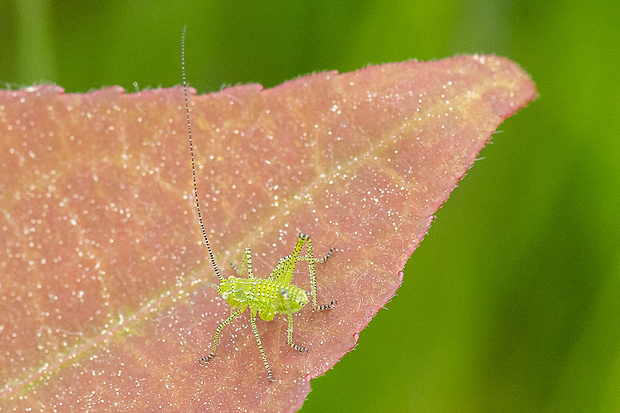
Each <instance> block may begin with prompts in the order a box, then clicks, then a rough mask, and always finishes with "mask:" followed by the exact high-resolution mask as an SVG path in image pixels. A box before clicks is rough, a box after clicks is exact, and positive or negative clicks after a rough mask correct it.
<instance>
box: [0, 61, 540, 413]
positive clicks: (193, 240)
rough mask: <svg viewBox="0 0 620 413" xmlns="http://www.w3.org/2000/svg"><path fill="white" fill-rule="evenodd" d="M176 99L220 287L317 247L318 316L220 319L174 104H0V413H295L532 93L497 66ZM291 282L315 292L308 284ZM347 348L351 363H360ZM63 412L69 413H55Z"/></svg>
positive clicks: (105, 99)
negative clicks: (213, 349) (241, 272)
mask: <svg viewBox="0 0 620 413" xmlns="http://www.w3.org/2000/svg"><path fill="white" fill-rule="evenodd" d="M261 89H262V88H261V86H259V85H245V86H239V87H234V88H229V89H226V90H224V91H222V92H219V93H213V94H210V95H203V96H192V97H191V106H192V110H191V116H192V121H193V132H194V142H195V151H196V156H197V164H198V165H199V169H198V171H197V175H198V180H199V181H198V190H199V195H200V198H201V201H202V211H203V216H204V217H205V224H206V227H207V232H208V233H209V237H210V240H211V243H212V247H213V249H214V251H215V254H216V260H217V262H218V264H219V265H220V266H221V268H222V269H223V271H224V274H225V277H227V276H229V275H232V274H233V272H232V270H230V269H229V267H228V261H233V262H235V263H237V264H240V262H241V258H242V251H243V249H244V248H245V247H251V248H252V252H253V256H254V272H255V274H257V275H258V276H259V277H267V276H268V274H269V273H270V271H271V269H272V268H273V267H274V266H275V264H276V263H277V262H278V259H279V258H280V257H282V256H284V255H287V254H289V253H290V252H291V251H292V247H293V245H294V243H295V241H296V238H297V234H298V233H299V232H304V233H307V234H309V235H310V236H311V237H312V240H313V244H314V251H315V255H317V256H320V255H322V254H325V253H327V251H328V250H329V248H330V247H335V248H336V250H335V252H334V254H333V257H332V258H331V259H330V260H328V261H327V262H325V263H323V264H317V279H318V299H319V304H321V303H328V302H330V301H331V300H334V299H335V300H338V305H337V306H336V307H335V308H334V309H333V310H330V311H325V312H313V311H312V308H311V306H307V307H305V308H304V309H302V310H301V311H300V312H298V313H296V314H295V316H294V319H295V330H294V337H295V341H296V342H297V343H298V344H300V345H304V346H308V347H309V348H310V351H309V352H308V353H298V352H295V351H294V350H292V349H290V348H289V347H288V346H287V345H286V328H287V322H286V317H283V316H276V318H275V319H274V320H273V321H271V322H268V323H267V322H263V321H260V320H259V321H258V328H259V331H260V334H261V338H262V340H263V346H264V348H265V351H266V353H267V357H268V359H269V361H270V363H271V367H272V369H273V372H274V376H275V377H276V382H275V383H269V381H268V380H267V376H266V372H265V369H264V366H263V363H262V361H261V359H260V355H259V352H258V348H257V346H256V343H255V341H254V336H253V335H252V331H251V329H250V327H249V316H248V313H247V312H246V313H245V314H244V315H243V316H241V317H239V318H238V319H237V320H236V321H234V322H233V323H232V324H231V325H230V326H228V327H226V328H225V329H224V330H223V332H222V334H221V342H220V346H219V348H218V354H217V356H216V357H215V359H213V360H212V361H211V362H210V363H209V364H208V366H206V367H202V366H200V365H198V364H197V363H196V360H197V359H198V358H200V357H203V356H206V355H208V353H209V351H210V350H209V348H210V345H211V343H212V340H213V335H214V331H215V328H216V326H217V325H218V323H219V322H220V321H221V320H222V319H223V318H225V317H226V316H227V315H228V314H229V311H230V310H229V306H228V305H227V304H226V303H225V302H224V301H223V300H222V299H221V297H219V296H218V295H217V293H216V292H215V291H214V290H212V289H203V288H201V286H203V285H204V284H205V283H207V282H215V281H217V280H216V278H215V276H214V273H213V270H212V268H211V265H210V262H209V260H208V258H207V255H206V250H205V248H204V243H203V242H202V235H201V233H200V228H199V226H198V222H197V216H196V211H195V207H194V203H193V195H192V193H191V188H192V181H191V170H190V162H189V149H188V143H187V130H186V122H185V112H184V101H183V91H182V89H181V88H172V89H162V90H150V91H144V92H141V93H136V94H124V93H123V90H122V89H121V88H118V87H112V88H107V89H102V90H100V91H97V92H93V93H88V94H63V93H62V89H61V88H58V87H55V86H49V85H42V86H35V87H31V88H28V89H25V90H21V91H2V92H0V131H1V135H0V136H1V138H0V139H1V143H2V145H1V149H0V210H1V213H2V216H1V217H0V234H1V236H0V243H1V244H2V245H0V288H1V291H0V332H1V336H0V340H1V342H2V346H1V349H2V351H0V377H1V384H0V398H1V399H0V400H1V401H0V410H3V411H5V410H6V411H26V410H27V409H36V410H37V411H38V410H40V409H43V410H45V411H52V409H54V408H55V409H57V410H59V411H67V410H72V411H79V410H97V411H120V410H138V411H151V410H152V411H160V410H163V411H170V410H174V411H204V410H205V409H206V408H207V407H212V408H217V409H218V410H219V409H221V411H225V410H240V411H243V410H248V411H261V410H269V411H290V410H295V409H297V408H299V407H300V406H301V404H302V403H303V401H304V399H305V397H306V395H307V394H308V391H309V390H310V379H311V378H313V377H317V376H319V375H321V374H323V373H325V372H326V371H327V370H328V369H330V368H331V367H332V366H334V364H335V363H336V362H337V361H338V360H339V359H340V358H342V357H343V355H344V354H346V353H347V352H348V351H350V350H351V349H352V348H353V347H354V346H355V345H356V343H357V339H358V333H359V332H360V331H361V330H362V329H363V328H364V327H365V326H366V325H367V324H368V322H369V321H370V319H371V318H372V317H373V316H374V315H375V313H376V312H377V311H378V310H379V309H380V308H381V307H382V306H383V305H384V304H385V303H386V302H387V301H388V300H389V299H390V298H391V297H392V296H393V294H394V293H395V291H396V289H397V288H398V286H399V285H400V283H401V280H402V272H401V270H402V268H403V266H404V265H405V262H406V260H407V259H408V258H409V256H410V255H411V253H412V252H413V251H414V249H415V248H416V247H417V246H418V245H419V243H420V241H421V240H422V238H423V237H424V235H425V234H426V231H427V230H428V228H429V225H430V224H431V221H432V218H433V213H434V212H435V211H436V210H437V209H438V208H439V207H440V206H441V204H442V203H443V202H444V201H445V200H446V199H447V197H448V195H449V194H450V192H451V191H452V190H453V189H454V187H455V186H456V184H457V182H458V180H459V179H460V178H461V177H462V176H463V174H464V173H465V172H466V171H467V169H468V168H469V167H470V166H471V165H472V163H473V162H474V160H475V159H476V156H477V154H478V152H479V151H480V150H481V149H482V147H483V146H484V145H485V143H486V142H487V141H488V139H489V138H490V136H491V135H492V134H493V132H494V130H495V128H496V127H497V126H498V125H499V124H500V123H501V122H502V121H503V120H504V119H505V118H506V117H508V116H510V115H511V114H513V113H514V112H515V111H516V110H518V109H519V108H521V107H523V106H525V104H526V103H527V102H528V101H530V100H532V99H533V98H534V97H535V95H536V90H535V87H534V85H533V83H532V82H531V81H530V79H529V77H528V76H527V75H526V74H525V73H524V72H523V71H522V70H521V69H520V68H519V67H517V66H516V65H515V64H514V63H512V62H510V61H508V60H506V59H503V58H499V57H495V56H461V57H456V58H452V59H446V60H441V61H437V62H428V63H425V62H405V63H396V64H387V65H381V66H375V67H369V68H366V69H362V70H359V71H356V72H352V73H345V74H341V75H337V74H336V73H333V72H332V73H319V74H315V75H311V76H306V77H303V78H299V79H296V80H293V81H290V82H287V83H285V84H283V85H281V86H279V87H276V88H273V89H270V90H264V91H263V90H261ZM301 264H303V263H299V264H298V266H297V270H298V273H296V275H295V276H294V277H293V283H294V284H295V285H298V286H301V287H303V288H304V289H306V290H309V289H310V281H309V276H308V273H307V268H306V267H307V265H305V266H304V265H301ZM362 345H363V343H362ZM69 406H70V407H69Z"/></svg>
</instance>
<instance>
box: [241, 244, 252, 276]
mask: <svg viewBox="0 0 620 413" xmlns="http://www.w3.org/2000/svg"><path fill="white" fill-rule="evenodd" d="M246 265H247V268H248V278H254V275H253V274H252V251H251V250H250V249H249V248H246V249H245V252H244V253H243V261H241V271H243V268H245V267H246Z"/></svg>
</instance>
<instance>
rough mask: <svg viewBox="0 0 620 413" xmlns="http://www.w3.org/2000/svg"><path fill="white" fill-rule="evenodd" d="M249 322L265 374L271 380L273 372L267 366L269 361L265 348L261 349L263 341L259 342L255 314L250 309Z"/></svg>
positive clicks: (272, 379)
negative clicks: (265, 370)
mask: <svg viewBox="0 0 620 413" xmlns="http://www.w3.org/2000/svg"><path fill="white" fill-rule="evenodd" d="M250 324H251V325H252V332H253V333H254V337H256V342H257V343H258V349H259V350H260V356H261V357H262V358H263V363H264V364H265V368H266V369H267V376H268V377H269V381H271V382H273V381H274V378H273V374H271V368H270V367H269V362H268V361H267V356H266V355H265V350H263V343H261V341H260V336H259V335H258V328H256V314H254V312H253V311H250Z"/></svg>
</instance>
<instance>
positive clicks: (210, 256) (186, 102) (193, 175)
mask: <svg viewBox="0 0 620 413" xmlns="http://www.w3.org/2000/svg"><path fill="white" fill-rule="evenodd" d="M181 69H182V70H183V92H184V94H185V113H186V115H187V134H188V136H189V152H190V155H191V158H192V178H193V179H194V198H195V199H196V210H197V211H198V221H199V222H200V229H201V230H202V235H203V237H204V239H205V244H206V245H207V251H209V259H211V264H212V265H213V269H214V270H215V275H217V278H218V279H219V280H220V281H224V277H222V274H221V273H220V270H219V268H217V264H216V263H215V257H214V256H213V251H212V250H211V244H209V238H208V237H207V231H205V225H204V223H203V222H202V214H201V212H200V202H199V201H198V187H197V185H196V162H195V161H194V145H193V143H192V125H191V123H190V121H189V97H188V95H187V82H186V80H185V26H183V36H182V37H181Z"/></svg>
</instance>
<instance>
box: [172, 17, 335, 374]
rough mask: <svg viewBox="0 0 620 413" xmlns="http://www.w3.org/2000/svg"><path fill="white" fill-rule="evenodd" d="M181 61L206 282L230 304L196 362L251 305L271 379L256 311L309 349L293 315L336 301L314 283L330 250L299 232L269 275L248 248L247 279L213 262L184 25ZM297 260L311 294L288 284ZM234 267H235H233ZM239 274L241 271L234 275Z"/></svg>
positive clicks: (245, 259) (205, 359)
mask: <svg viewBox="0 0 620 413" xmlns="http://www.w3.org/2000/svg"><path fill="white" fill-rule="evenodd" d="M181 62H182V69H183V89H184V93H185V111H186V115H187V132H188V137H189V148H190V156H191V162H192V178H193V182H194V198H195V201H196V210H197V212H198V221H199V223H200V228H201V230H202V235H203V238H204V241H205V245H206V247H207V251H208V253H209V259H210V260H211V265H212V266H213V269H214V271H215V275H216V276H217V278H218V279H219V282H220V283H219V285H217V284H207V286H210V287H213V288H214V289H215V290H216V291H217V292H218V293H219V294H220V295H221V296H222V298H224V300H226V301H227V302H228V303H229V304H230V305H231V307H232V308H231V313H230V316H229V317H228V318H226V319H224V320H223V321H222V322H221V323H220V324H219V325H218V327H217V328H216V330H215V336H214V338H213V345H212V346H211V353H210V354H209V355H208V356H206V357H202V358H200V359H199V360H198V362H199V363H200V364H202V365H206V364H207V363H208V362H209V361H210V360H211V359H212V358H213V357H214V356H215V351H216V349H217V344H218V341H219V337H220V333H221V331H222V329H223V328H224V327H225V326H226V325H228V324H229V323H230V322H231V321H232V320H234V319H235V318H236V317H238V316H240V315H241V314H242V313H243V312H244V311H245V310H246V309H247V308H248V307H249V308H250V324H251V326H252V332H253V333H254V337H255V338H256V342H257V343H258V349H259V351H260V355H261V358H262V359H263V363H264V365H265V369H266V370H267V377H268V378H269V381H270V382H273V381H274V377H273V373H272V370H271V367H270V365H269V362H268V360H267V356H266V355H265V350H264V349H263V345H262V343H261V339H260V336H259V334H258V329H257V327H256V314H257V313H258V315H259V316H260V318H262V319H263V320H265V321H270V320H272V319H273V317H274V316H275V315H276V314H283V315H287V316H288V330H287V343H288V345H289V346H290V347H291V348H293V349H294V350H297V351H300V352H303V351H308V348H306V347H302V346H299V345H297V344H295V343H294V342H293V314H294V313H296V312H297V311H299V310H301V309H302V308H303V307H304V306H305V305H306V304H307V303H308V301H309V300H308V295H311V296H312V308H313V309H314V310H316V311H323V310H328V309H331V308H333V307H334V305H335V304H336V301H332V302H331V303H329V304H324V305H318V304H317V283H316V269H315V263H317V262H323V261H325V260H327V259H328V258H329V257H331V253H332V250H330V251H329V253H328V254H327V255H326V256H324V257H322V258H315V257H314V255H313V251H312V242H311V241H310V237H309V236H308V235H306V234H299V237H298V238H297V243H296V244H295V249H294V250H293V253H292V254H291V255H287V256H286V257H283V258H280V261H279V262H278V264H277V265H276V267H275V268H274V270H273V272H272V273H271V275H270V276H269V277H268V278H266V279H265V278H255V277H254V274H253V273H252V253H251V251H250V249H249V248H246V249H245V252H244V255H243V261H242V265H241V271H242V273H243V271H244V269H245V270H246V271H247V278H240V277H235V276H230V277H228V279H225V278H224V277H223V276H222V274H221V273H220V270H219V268H218V266H217V264H216V262H215V256H214V254H213V251H212V250H211V245H210V243H209V238H208V237H207V232H206V230H205V226H204V223H203V220H202V214H201V212H200V202H199V200H198V188H197V184H196V166H195V160H194V146H193V143H192V130H191V123H190V115H189V112H190V111H189V97H188V93H187V82H186V80H185V28H183V37H182V44H181ZM304 246H306V255H300V254H301V250H302V248H303V247H304ZM298 261H307V262H308V267H309V272H310V285H311V290H310V293H307V292H306V291H304V290H303V289H302V288H300V287H297V286H295V285H293V284H291V278H292V276H293V272H294V271H295V265H296V264H297V262H298ZM233 268H234V267H233ZM237 275H242V274H239V273H238V274H237Z"/></svg>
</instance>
